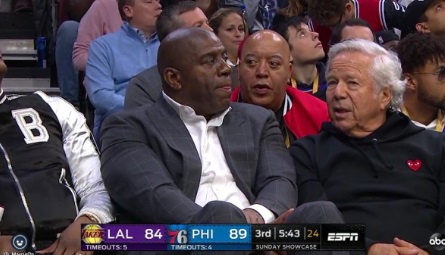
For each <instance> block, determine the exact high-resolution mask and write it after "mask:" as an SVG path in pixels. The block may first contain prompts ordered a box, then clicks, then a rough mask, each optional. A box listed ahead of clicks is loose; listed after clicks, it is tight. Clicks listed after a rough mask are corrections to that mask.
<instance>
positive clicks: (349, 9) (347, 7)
mask: <svg viewBox="0 0 445 255" xmlns="http://www.w3.org/2000/svg"><path fill="white" fill-rule="evenodd" d="M353 9H354V5H353V4H352V3H351V1H348V3H346V4H345V10H344V11H343V16H349V15H345V14H349V13H351V12H352V10H353Z"/></svg>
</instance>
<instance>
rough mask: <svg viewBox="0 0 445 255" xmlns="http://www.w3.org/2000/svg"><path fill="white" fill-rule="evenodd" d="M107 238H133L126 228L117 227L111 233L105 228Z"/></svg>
mask: <svg viewBox="0 0 445 255" xmlns="http://www.w3.org/2000/svg"><path fill="white" fill-rule="evenodd" d="M113 232H115V231H113ZM107 239H108V240H110V239H133V237H132V236H130V234H129V233H128V229H119V230H118V231H117V232H115V233H112V231H110V229H107Z"/></svg>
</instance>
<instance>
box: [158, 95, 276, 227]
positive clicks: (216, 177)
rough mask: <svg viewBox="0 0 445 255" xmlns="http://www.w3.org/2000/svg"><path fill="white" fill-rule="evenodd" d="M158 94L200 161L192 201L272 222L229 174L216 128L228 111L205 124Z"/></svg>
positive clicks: (165, 96)
mask: <svg viewBox="0 0 445 255" xmlns="http://www.w3.org/2000/svg"><path fill="white" fill-rule="evenodd" d="M162 94H163V96H164V98H165V99H166V100H167V102H168V103H169V105H170V106H172V107H173V109H174V110H175V111H176V112H177V113H178V114H179V117H180V118H181V120H182V121H183V122H184V124H185V126H186V128H187V130H188V131H189V133H190V136H191V137H192V139H193V142H194V143H195V147H196V151H197V152H198V155H199V158H200V159H201V165H202V172H201V180H200V182H199V188H198V193H197V195H196V199H195V202H196V204H198V205H200V206H205V205H206V204H207V203H208V202H210V201H215V200H219V201H225V202H229V203H232V204H234V205H235V206H237V207H238V208H240V209H241V210H243V209H245V208H251V209H254V210H255V211H257V212H258V213H259V214H260V215H261V216H262V217H263V219H264V221H265V222H266V223H270V222H272V221H274V220H275V215H274V214H273V213H272V212H271V211H270V210H269V209H267V208H266V207H264V206H262V205H259V204H253V205H250V203H249V200H247V197H246V196H245V195H244V193H243V192H242V191H241V190H240V189H239V188H238V186H236V183H235V180H234V178H233V175H232V172H231V171H230V169H229V166H228V165H227V161H226V157H225V156H224V152H223V150H222V147H221V143H220V141H219V137H218V133H217V128H218V127H219V126H221V125H222V123H223V121H224V117H225V116H226V114H227V113H228V112H229V111H230V110H231V109H232V108H230V107H229V108H228V109H227V110H225V111H224V112H222V113H221V114H218V115H217V116H215V117H213V118H212V119H211V120H209V121H208V122H207V120H206V119H205V118H204V117H203V116H200V115H196V113H195V111H194V110H193V109H192V108H191V107H189V106H185V105H181V104H179V103H177V102H176V101H174V100H173V99H171V98H170V97H169V96H167V95H166V94H165V93H164V92H162Z"/></svg>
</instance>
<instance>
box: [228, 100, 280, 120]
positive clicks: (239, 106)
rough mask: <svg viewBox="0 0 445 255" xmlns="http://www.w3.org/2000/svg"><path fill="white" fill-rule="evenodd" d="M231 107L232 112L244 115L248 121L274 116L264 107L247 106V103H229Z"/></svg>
mask: <svg viewBox="0 0 445 255" xmlns="http://www.w3.org/2000/svg"><path fill="white" fill-rule="evenodd" d="M231 107H232V109H233V110H234V111H236V112H239V113H241V114H243V115H245V116H246V117H247V118H249V119H264V120H265V119H268V118H269V117H270V116H274V114H273V112H272V111H271V110H269V109H266V108H264V107H261V106H258V105H254V104H247V103H231Z"/></svg>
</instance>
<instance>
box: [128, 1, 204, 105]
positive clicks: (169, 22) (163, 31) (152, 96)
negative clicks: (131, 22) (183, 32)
mask: <svg viewBox="0 0 445 255" xmlns="http://www.w3.org/2000/svg"><path fill="white" fill-rule="evenodd" d="M192 26H193V27H201V28H204V29H207V30H209V31H213V30H212V28H211V27H210V26H209V25H208V20H207V17H206V15H205V14H204V13H203V12H202V10H201V9H199V7H198V5H197V4H196V2H195V1H183V2H179V3H177V4H175V5H172V6H169V7H167V8H166V9H164V10H162V13H161V15H159V17H158V19H157V21H156V32H157V34H158V38H159V40H160V41H161V42H162V40H163V39H164V38H165V37H166V36H167V35H168V34H169V33H170V32H172V31H173V30H176V29H178V28H182V27H192ZM161 92H162V79H161V76H159V72H158V67H157V66H153V67H150V68H148V69H146V70H144V71H143V72H141V73H139V74H138V75H136V76H135V77H133V78H132V79H131V80H130V83H129V85H128V88H127V93H126V95H125V102H124V108H125V109H132V108H136V107H139V106H141V105H146V104H151V103H154V102H155V101H156V100H158V98H159V96H160V95H161Z"/></svg>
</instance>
